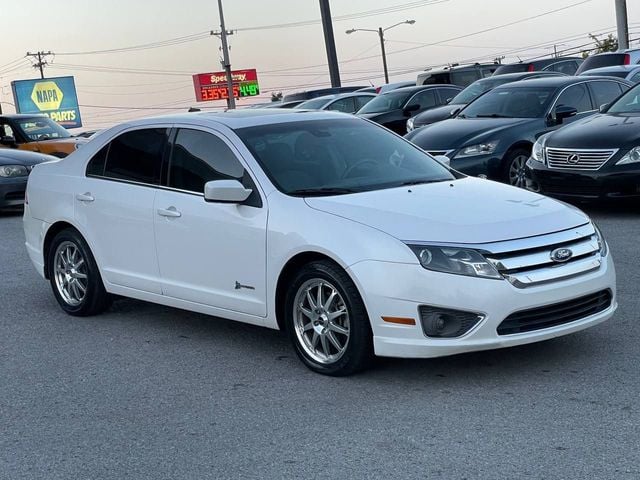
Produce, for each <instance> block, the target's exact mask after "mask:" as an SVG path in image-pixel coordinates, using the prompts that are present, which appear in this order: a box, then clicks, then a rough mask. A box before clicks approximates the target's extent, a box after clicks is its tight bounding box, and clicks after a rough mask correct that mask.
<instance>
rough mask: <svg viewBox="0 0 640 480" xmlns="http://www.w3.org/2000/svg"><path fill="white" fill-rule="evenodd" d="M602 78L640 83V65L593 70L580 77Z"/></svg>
mask: <svg viewBox="0 0 640 480" xmlns="http://www.w3.org/2000/svg"><path fill="white" fill-rule="evenodd" d="M588 75H591V76H594V75H595V76H601V77H602V76H604V77H618V78H624V79H625V80H628V81H630V82H631V83H640V65H614V66H612V67H601V68H594V69H593V70H587V71H586V72H582V73H581V74H580V76H588Z"/></svg>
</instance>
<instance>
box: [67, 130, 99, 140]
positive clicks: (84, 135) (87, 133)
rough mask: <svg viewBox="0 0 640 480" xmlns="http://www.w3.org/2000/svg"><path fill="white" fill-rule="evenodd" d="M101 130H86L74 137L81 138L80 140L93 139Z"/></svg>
mask: <svg viewBox="0 0 640 480" xmlns="http://www.w3.org/2000/svg"><path fill="white" fill-rule="evenodd" d="M99 131H100V130H85V131H84V132H80V133H76V134H75V135H73V136H74V137H79V138H91V137H93V136H94V135H95V134H96V133H98V132H99Z"/></svg>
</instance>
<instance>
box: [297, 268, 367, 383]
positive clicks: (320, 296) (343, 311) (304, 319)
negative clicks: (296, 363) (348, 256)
mask: <svg viewBox="0 0 640 480" xmlns="http://www.w3.org/2000/svg"><path fill="white" fill-rule="evenodd" d="M285 321H286V327H287V332H288V335H289V339H290V340H291V343H293V346H294V348H295V350H296V353H297V354H298V356H299V357H300V359H301V360H302V362H303V363H304V364H305V365H306V366H307V367H309V368H310V369H311V370H313V371H314V372H318V373H322V374H324V375H331V376H345V375H351V374H353V373H356V372H358V371H360V370H363V369H364V368H366V367H367V366H368V365H369V364H370V363H371V360H372V358H373V334H372V332H371V325H370V322H369V317H368V315H367V311H366V309H365V306H364V302H363V301H362V298H361V297H360V294H359V292H358V290H357V288H356V286H355V284H354V283H353V281H352V280H351V278H350V277H349V276H348V275H347V274H346V272H345V271H344V270H342V269H341V268H340V267H339V266H337V265H336V264H334V263H333V262H330V261H317V262H312V263H309V264H307V265H305V266H304V267H303V268H302V269H301V270H300V271H299V272H298V273H297V275H295V276H294V278H293V280H292V282H291V284H290V288H289V289H288V291H287V295H286V298H285Z"/></svg>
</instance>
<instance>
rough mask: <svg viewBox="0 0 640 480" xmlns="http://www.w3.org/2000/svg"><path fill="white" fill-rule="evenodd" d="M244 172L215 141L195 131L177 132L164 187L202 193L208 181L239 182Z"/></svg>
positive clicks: (217, 141) (226, 148) (237, 162)
mask: <svg viewBox="0 0 640 480" xmlns="http://www.w3.org/2000/svg"><path fill="white" fill-rule="evenodd" d="M243 173H244V168H243V167H242V165H241V164H240V162H239V161H238V159H237V158H236V156H235V155H234V153H233V152H232V151H231V149H229V147H228V146H227V145H226V144H225V143H224V142H223V141H222V140H221V139H220V138H218V137H216V136H215V135H212V134H210V133H206V132H202V131H199V130H190V129H180V130H178V134H177V135H176V140H175V143H174V147H173V152H172V153H171V161H170V164H169V178H168V185H169V186H170V187H173V188H178V189H180V190H187V191H189V192H198V193H203V192H204V184H205V183H207V182H209V181H211V180H228V179H234V178H235V179H241V178H242V176H243Z"/></svg>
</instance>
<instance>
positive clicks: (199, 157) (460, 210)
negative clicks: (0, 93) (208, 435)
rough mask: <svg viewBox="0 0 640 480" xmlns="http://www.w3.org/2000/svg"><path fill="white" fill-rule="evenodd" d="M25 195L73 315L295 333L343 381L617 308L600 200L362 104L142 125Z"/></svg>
mask: <svg viewBox="0 0 640 480" xmlns="http://www.w3.org/2000/svg"><path fill="white" fill-rule="evenodd" d="M27 192H28V204H27V206H26V207H25V212H24V230H25V235H26V247H27V251H28V253H29V256H30V258H31V261H32V262H33V264H34V266H35V268H36V269H37V271H38V272H39V273H40V275H42V276H43V277H44V278H46V279H48V280H49V282H50V284H51V288H52V291H53V295H54V296H55V298H56V299H57V301H58V303H59V304H60V306H61V307H62V309H63V310H64V311H66V312H67V313H69V314H70V315H78V316H83V315H94V314H98V313H100V312H101V311H103V310H104V309H106V308H107V307H108V305H109V302H110V300H111V298H112V295H119V296H125V297H132V298H137V299H141V300H146V301H150V302H155V303H159V304H163V305H169V306H172V307H177V308H182V309H185V310H192V311H196V312H201V313H205V314H209V315H212V316H215V317H224V318H229V319H233V320H237V321H241V322H247V323H251V324H255V325H261V326H265V327H268V328H274V329H284V330H286V331H287V333H288V336H289V338H290V340H291V342H292V344H293V347H294V349H295V351H296V352H297V354H298V356H299V357H300V359H301V360H302V362H304V363H305V364H306V365H307V366H308V367H309V368H311V369H312V370H314V371H316V372H320V373H324V374H328V375H347V374H350V373H353V372H356V371H358V370H361V369H363V368H365V367H367V366H368V365H370V362H371V358H372V356H373V355H374V354H375V355H380V356H391V357H414V358H418V357H437V356H443V355H451V354H456V353H463V352H470V351H475V350H485V349H491V348H500V347H507V346H513V345H520V344H525V343H530V342H537V341H540V340H545V339H549V338H553V337H558V336H561V335H565V334H569V333H572V332H576V331H579V330H582V329H585V328H587V327H590V326H592V325H595V324H597V323H600V322H602V321H605V320H607V319H608V318H609V317H611V316H612V315H613V313H614V311H615V309H616V307H617V302H616V283H615V270H614V266H613V261H612V259H611V254H610V253H609V252H608V250H607V244H606V242H605V241H604V239H603V237H602V235H601V233H600V232H599V231H598V229H597V228H596V226H595V225H594V224H593V223H592V222H591V221H590V220H589V218H588V217H587V216H586V215H585V214H584V213H582V212H581V211H579V210H578V209H576V208H574V207H570V206H567V205H566V204H564V203H561V202H558V201H556V200H553V199H550V198H548V197H544V196H541V195H539V194H537V193H533V192H529V191H527V190H524V189H518V188H513V187H510V186H507V185H502V184H498V183H494V182H490V181H487V180H481V179H476V178H472V177H466V176H464V175H463V174H460V173H458V172H456V171H454V170H451V169H449V168H448V167H446V166H445V165H444V164H442V163H440V162H438V161H436V160H434V159H433V158H432V157H431V156H430V155H428V154H426V153H425V152H424V151H422V150H421V149H419V148H417V147H415V146H414V145H412V144H411V143H409V142H407V141H406V140H404V139H403V138H401V137H399V136H397V135H395V134H393V133H392V132H390V131H388V130H387V129H384V128H381V127H380V126H378V125H376V124H374V123H372V122H370V121H367V120H363V119H361V118H357V117H354V116H351V115H347V114H339V113H333V112H314V111H298V112H294V111H291V110H289V111H284V110H257V109H256V110H241V111H234V112H228V113H196V114H189V115H188V114H184V115H174V116H166V117H160V118H149V119H143V120H136V121H132V122H129V123H125V124H122V125H118V126H115V127H112V128H111V129H109V130H108V131H106V132H103V133H101V134H100V135H98V136H96V138H94V139H93V140H92V141H91V142H90V143H88V144H87V145H86V146H85V147H83V148H82V149H80V150H78V151H77V152H76V153H74V154H73V155H70V156H69V157H67V158H66V159H64V160H61V161H55V162H51V163H45V164H42V165H39V166H38V167H37V168H36V169H35V170H34V172H33V173H32V176H31V178H30V179H29V183H28V187H27ZM533 207H535V208H533Z"/></svg>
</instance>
